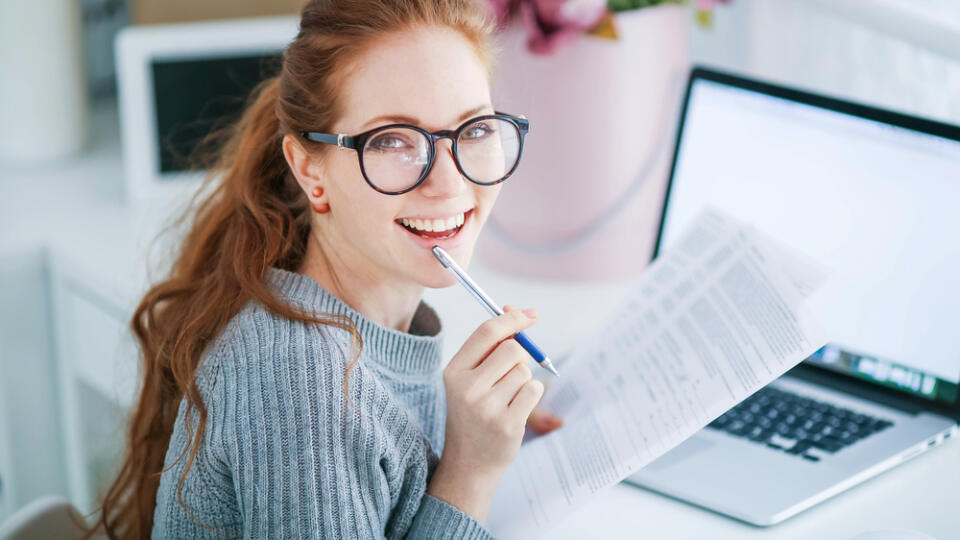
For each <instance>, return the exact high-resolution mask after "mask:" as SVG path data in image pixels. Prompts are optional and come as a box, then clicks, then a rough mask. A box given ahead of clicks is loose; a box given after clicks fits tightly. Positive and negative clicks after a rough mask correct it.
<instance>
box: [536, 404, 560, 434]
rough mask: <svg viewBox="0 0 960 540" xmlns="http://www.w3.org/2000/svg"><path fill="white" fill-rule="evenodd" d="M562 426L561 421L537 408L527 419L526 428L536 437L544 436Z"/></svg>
mask: <svg viewBox="0 0 960 540" xmlns="http://www.w3.org/2000/svg"><path fill="white" fill-rule="evenodd" d="M562 425H563V419H562V418H560V417H559V416H554V415H552V414H550V413H549V412H547V410H546V409H544V408H543V407H537V408H535V409H533V412H531V413H530V417H529V418H527V427H528V428H530V430H531V431H533V432H534V433H536V434H537V435H546V434H547V433H550V432H551V431H553V430H555V429H557V428H558V427H560V426H562Z"/></svg>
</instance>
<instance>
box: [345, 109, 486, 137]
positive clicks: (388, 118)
mask: <svg viewBox="0 0 960 540" xmlns="http://www.w3.org/2000/svg"><path fill="white" fill-rule="evenodd" d="M491 108H492V107H491V106H490V105H488V104H483V105H478V106H476V107H474V108H472V109H470V110H469V111H466V112H465V113H463V114H461V115H460V118H458V119H457V121H456V123H457V124H459V123H461V122H463V121H464V120H466V119H467V118H470V117H471V116H473V115H475V114H477V113H479V112H480V111H482V110H484V109H491ZM381 122H390V123H400V124H413V125H415V126H419V125H420V120H419V119H418V118H414V117H412V116H405V115H402V114H388V115H383V116H378V117H376V118H374V119H373V120H370V121H368V122H367V123H366V124H364V125H363V126H362V127H361V128H360V131H363V130H365V129H366V128H367V126H371V125H374V124H378V123H381Z"/></svg>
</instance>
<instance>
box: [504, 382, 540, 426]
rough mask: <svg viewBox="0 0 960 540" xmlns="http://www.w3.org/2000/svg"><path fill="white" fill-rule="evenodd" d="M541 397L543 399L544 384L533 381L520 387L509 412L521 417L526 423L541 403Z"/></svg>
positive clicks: (509, 407)
mask: <svg viewBox="0 0 960 540" xmlns="http://www.w3.org/2000/svg"><path fill="white" fill-rule="evenodd" d="M541 397H543V383H542V382H540V381H538V380H536V379H531V380H529V381H527V382H526V383H524V385H523V386H521V387H520V389H519V390H518V391H517V394H516V396H514V398H513V401H511V402H510V405H509V406H508V407H507V410H509V411H510V413H511V414H514V415H516V416H519V417H520V419H521V420H522V421H524V422H525V421H526V420H527V418H529V417H530V413H531V412H533V408H534V407H536V406H537V403H539V402H540V398H541Z"/></svg>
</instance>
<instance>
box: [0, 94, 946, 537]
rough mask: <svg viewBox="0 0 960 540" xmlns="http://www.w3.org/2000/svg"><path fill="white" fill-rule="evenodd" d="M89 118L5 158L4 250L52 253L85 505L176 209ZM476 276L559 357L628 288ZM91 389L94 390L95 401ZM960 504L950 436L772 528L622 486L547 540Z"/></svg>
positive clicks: (796, 527) (806, 522) (827, 529)
mask: <svg viewBox="0 0 960 540" xmlns="http://www.w3.org/2000/svg"><path fill="white" fill-rule="evenodd" d="M94 126H95V128H96V130H95V133H96V139H95V141H94V145H93V147H92V148H91V150H90V151H89V152H88V153H87V154H85V155H84V156H82V157H80V158H77V159H75V160H70V161H68V162H63V163H53V164H49V165H45V166H41V167H32V168H26V167H14V166H9V165H0V231H3V233H2V236H0V255H2V254H5V253H6V254H9V253H16V252H18V250H22V249H28V248H30V247H31V246H33V247H35V246H37V245H43V246H46V249H47V251H48V261H49V266H50V286H51V291H52V297H53V302H52V305H53V311H54V314H53V315H54V329H53V335H54V336H55V339H56V340H57V347H56V351H57V352H56V357H57V366H58V375H59V380H58V381H48V384H50V385H54V384H56V385H59V386H58V388H59V392H60V393H61V395H60V400H61V401H62V403H61V405H60V407H59V411H60V413H61V414H62V415H63V421H62V422H63V428H64V429H63V435H62V438H63V445H64V447H65V452H64V457H65V461H66V469H67V475H68V478H69V484H70V489H69V491H68V493H69V496H70V497H71V498H72V499H73V501H74V502H75V504H78V505H79V506H80V507H81V509H87V508H88V507H89V506H90V504H91V497H92V495H91V493H92V490H94V489H95V486H96V485H97V484H98V479H101V480H102V478H104V477H105V476H108V475H109V474H108V473H109V461H105V460H109V458H110V456H115V455H116V454H115V453H116V445H117V444H119V443H120V442H122V439H121V436H122V434H121V433H120V432H118V431H117V429H118V427H119V423H118V422H119V420H118V417H115V416H111V415H106V417H105V420H102V425H99V426H92V425H91V420H90V419H89V418H88V417H84V416H83V415H82V414H80V413H79V410H80V409H83V408H89V407H90V406H91V404H93V405H97V404H99V405H101V406H104V407H106V408H112V412H113V413H114V414H115V413H116V412H117V410H118V408H119V411H120V412H122V409H123V407H124V406H125V405H126V404H127V403H129V395H130V392H131V390H132V387H133V386H132V385H133V383H134V382H135V380H136V373H135V368H133V366H135V363H136V358H135V353H134V351H133V350H132V349H131V343H130V342H129V336H128V335H127V332H126V326H127V323H128V319H129V316H130V313H131V312H132V309H133V307H134V306H135V304H136V302H137V301H138V300H139V298H140V294H142V291H143V290H144V287H145V285H146V283H147V281H148V279H147V274H148V272H147V269H146V263H145V259H144V256H145V254H146V253H147V248H148V246H149V242H150V241H151V239H152V238H153V237H154V236H155V235H156V233H157V231H158V230H159V228H160V226H161V225H162V224H163V223H164V222H165V221H166V220H167V216H168V215H169V213H170V211H171V209H172V208H173V207H172V206H171V205H170V204H169V203H164V204H159V205H149V204H147V205H139V206H137V207H133V206H130V205H127V204H125V203H124V202H123V196H122V184H123V181H122V170H121V169H122V167H121V164H120V153H119V144H118V141H117V135H116V130H117V128H116V119H115V116H114V114H112V113H110V112H107V113H106V114H104V113H101V114H98V115H95V116H94ZM155 257H156V255H155ZM2 260H3V259H2V258H0V262H2ZM471 273H472V274H473V275H474V277H475V278H476V279H477V281H478V282H480V283H481V284H483V286H484V287H485V288H486V289H488V291H489V292H490V293H491V294H492V295H493V297H494V298H495V299H496V300H497V301H499V302H502V303H509V304H512V305H515V306H517V307H534V308H536V309H537V310H538V311H539V313H540V320H539V321H538V322H537V324H536V325H534V326H533V327H532V328H531V330H530V331H529V333H530V334H531V336H532V337H533V338H534V339H535V340H536V341H537V342H538V344H540V345H541V346H543V348H544V349H545V350H546V351H547V352H548V354H551V355H552V356H555V357H556V356H559V355H560V354H562V353H563V352H564V351H566V350H567V349H569V348H570V347H571V346H573V345H574V344H576V343H577V342H578V341H579V340H580V339H583V338H584V337H585V336H587V335H589V334H591V333H592V332H593V331H595V330H596V327H597V325H599V324H600V323H601V322H602V319H603V318H604V315H605V314H606V313H608V312H609V311H610V310H611V309H612V308H613V307H614V306H615V305H616V303H617V302H618V300H619V299H620V297H621V296H622V294H623V293H624V292H625V291H626V290H627V288H628V287H629V286H630V283H629V282H618V283H603V284H571V283H549V282H546V283H544V282H537V281H533V280H529V279H517V278H514V277H511V276H507V275H503V274H500V273H498V272H495V271H493V270H491V269H490V268H489V267H488V266H486V265H484V264H483V261H482V260H476V261H474V263H473V264H472V266H471ZM425 296H426V299H427V301H428V302H430V303H431V304H432V305H433V306H434V307H435V308H436V309H437V311H438V312H439V313H440V316H441V318H442V319H443V321H444V326H445V333H446V341H445V356H446V357H448V358H449V357H450V356H452V355H453V353H454V352H455V351H456V350H457V349H458V348H459V346H460V344H462V343H463V340H464V339H465V338H466V337H467V336H468V335H469V334H470V333H471V332H472V331H473V330H474V329H475V328H476V326H477V325H479V324H480V322H482V321H483V320H484V319H485V318H486V316H485V313H484V312H483V310H482V309H481V308H480V307H479V306H478V305H477V304H476V303H475V301H474V300H473V299H471V298H470V297H469V296H467V294H466V293H465V292H464V291H463V290H461V289H460V288H459V287H453V288H449V289H444V290H431V291H427V293H426V295H425ZM3 308H4V309H7V310H9V306H3ZM8 317H9V314H8ZM2 320H3V319H2V317H0V323H2ZM32 382H36V381H32ZM0 392H2V386H0ZM91 393H93V394H99V395H100V398H99V399H93V400H91V398H90V394H91ZM84 396H86V397H84ZM81 402H83V403H81ZM2 411H3V408H2V407H0V413H2ZM93 416H94V417H98V415H93ZM99 417H103V415H99ZM2 424H3V423H2V422H0V426H2ZM94 428H96V429H94ZM98 437H100V438H102V439H104V440H107V441H111V442H112V443H111V444H112V445H113V446H111V444H107V447H106V450H104V449H103V448H98V447H97V446H96V444H94V445H93V446H94V447H93V448H91V441H92V442H93V443H99V444H102V441H101V440H100V439H98ZM52 444H59V442H58V441H52ZM0 450H2V449H0ZM2 457H3V453H2V452H0V458H2ZM3 465H4V464H3V461H2V459H0V472H2V467H3ZM16 465H17V464H14V466H16ZM958 508H960V443H957V442H956V441H951V442H949V443H947V444H946V445H944V446H943V447H942V448H937V449H934V450H933V451H931V452H930V454H929V455H922V456H920V457H919V458H917V459H916V460H915V461H912V462H910V463H907V464H905V465H904V466H902V467H899V468H897V469H894V470H893V471H890V472H888V473H885V474H884V475H882V476H880V477H879V478H876V479H874V480H871V481H870V482H868V483H867V484H865V485H862V486H859V487H857V488H855V489H854V490H852V491H850V492H848V493H845V494H843V495H840V496H839V497H837V498H835V499H834V500H832V501H829V502H827V503H825V504H822V505H820V506H818V507H816V508H814V509H812V510H810V511H807V512H805V513H803V514H801V515H799V516H797V517H795V518H793V519H791V520H789V521H787V522H786V523H784V524H782V525H780V526H777V527H774V528H771V529H758V528H754V527H751V526H749V525H744V524H741V523H739V522H735V521H732V520H729V519H727V518H724V517H722V516H718V515H715V514H711V513H709V512H706V511H703V510H699V509H696V508H694V507H691V506H688V505H686V504H683V503H680V502H677V501H673V500H670V499H667V498H664V497H661V496H658V495H655V494H653V493H650V492H647V491H643V490H640V489H638V488H634V487H631V486H627V485H618V486H615V487H613V488H611V489H609V490H606V491H604V492H602V493H601V494H599V495H598V496H597V497H595V498H594V499H593V500H592V501H591V502H590V503H589V504H588V505H587V506H585V507H583V508H582V509H580V510H579V511H578V512H576V513H574V514H573V515H571V516H570V517H569V518H568V519H567V520H566V521H564V522H563V523H562V524H561V525H560V526H559V527H558V528H557V529H556V530H554V531H553V532H552V533H551V534H550V535H549V537H550V538H571V539H573V538H588V537H600V538H745V537H764V538H778V539H779V538H837V539H845V538H849V537H850V536H852V535H854V534H856V533H858V532H862V531H864V530H868V529H871V528H876V527H887V528H890V527H902V528H909V529H916V530H920V531H923V532H926V533H928V534H931V535H933V536H935V537H937V538H940V539H942V540H945V539H956V538H960V512H958V511H957V509H958ZM0 510H2V508H0ZM0 515H2V511H0Z"/></svg>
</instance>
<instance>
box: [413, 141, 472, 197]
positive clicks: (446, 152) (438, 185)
mask: <svg viewBox="0 0 960 540" xmlns="http://www.w3.org/2000/svg"><path fill="white" fill-rule="evenodd" d="M465 182H466V179H465V178H464V177H463V176H462V175H461V174H460V170H459V169H457V164H456V162H455V161H454V158H453V143H451V142H449V141H447V140H441V141H438V142H437V157H436V158H435V159H434V161H433V168H432V169H430V174H428V175H427V178H426V179H425V180H424V181H423V184H420V192H421V193H423V194H424V195H426V196H427V197H445V198H449V197H453V196H456V195H459V194H460V192H461V191H463V189H464V183H465Z"/></svg>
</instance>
